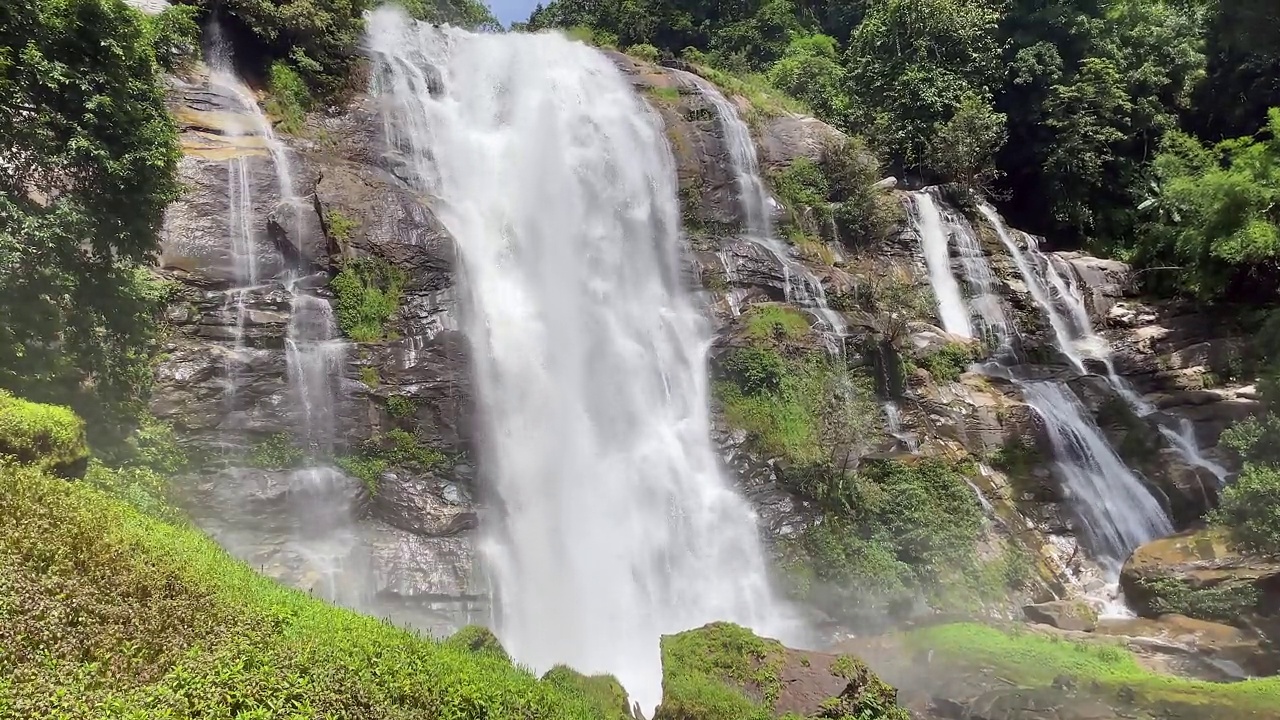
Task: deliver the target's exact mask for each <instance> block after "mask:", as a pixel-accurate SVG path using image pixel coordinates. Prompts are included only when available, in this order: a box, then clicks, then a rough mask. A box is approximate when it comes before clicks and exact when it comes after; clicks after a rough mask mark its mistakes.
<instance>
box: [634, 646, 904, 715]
mask: <svg viewBox="0 0 1280 720" xmlns="http://www.w3.org/2000/svg"><path fill="white" fill-rule="evenodd" d="M662 691H663V692H662V704H661V705H659V706H658V709H657V711H656V712H655V714H654V720H703V718H706V719H707V720H711V719H712V718H723V717H744V718H746V717H753V718H754V717H759V716H760V715H761V714H768V715H772V716H774V717H781V716H783V715H787V716H788V717H796V716H799V717H821V718H845V717H867V718H884V719H885V720H907V719H908V718H909V717H910V716H909V715H908V714H907V712H906V710H903V709H902V708H900V707H898V705H897V691H896V690H894V689H893V688H892V687H890V686H889V685H886V684H885V683H884V682H883V681H882V680H880V678H878V677H876V675H875V674H874V673H872V672H871V670H870V669H868V668H867V666H866V664H865V663H863V662H862V661H861V660H858V659H857V658H855V657H853V656H852V655H836V654H831V653H822V652H808V651H801V650H792V649H791V648H787V647H785V646H783V645H782V643H780V642H778V641H777V640H770V639H768V638H761V637H758V636H756V635H755V634H754V633H752V632H751V631H750V630H747V629H746V628H743V627H740V626H738V625H733V624H731V623H711V624H710V625H704V626H703V627H700V628H697V629H695V630H689V631H686V632H683V633H680V634H678V635H668V636H665V637H663V638H662ZM731 708H732V709H731ZM726 713H730V714H726Z"/></svg>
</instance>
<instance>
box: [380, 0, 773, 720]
mask: <svg viewBox="0 0 1280 720" xmlns="http://www.w3.org/2000/svg"><path fill="white" fill-rule="evenodd" d="M369 36H370V47H371V49H372V51H373V53H374V57H375V65H376V70H375V92H377V93H378V94H379V95H380V96H381V101H382V107H383V109H384V113H385V121H386V129H387V132H388V140H389V142H390V145H391V147H392V148H393V149H394V151H396V152H398V153H399V154H400V155H401V156H402V157H403V159H404V161H405V163H406V167H407V168H408V170H407V172H408V175H409V179H410V181H411V182H412V183H413V184H415V185H416V186H417V187H418V189H419V190H421V191H423V192H424V193H427V194H430V195H433V196H436V197H438V198H440V203H439V205H438V208H437V212H438V214H439V217H440V219H441V220H442V221H443V222H444V224H445V225H446V226H447V227H448V228H449V230H450V232H451V233H452V234H453V236H454V237H455V238H457V241H458V246H459V255H460V264H461V275H462V280H463V286H464V287H465V292H466V294H465V297H464V328H465V331H466V334H467V336H468V339H469V341H470V344H471V346H472V353H471V356H472V363H473V372H474V378H475V383H476V388H477V394H478V405H479V423H480V424H481V426H482V430H481V431H480V432H479V433H478V437H479V438H480V439H481V440H480V443H481V444H480V448H479V450H480V458H479V463H480V465H479V469H480V473H481V475H482V476H483V478H484V482H486V483H487V485H488V486H489V487H491V488H492V489H493V491H494V492H495V494H496V496H497V498H496V499H497V504H498V505H499V510H498V514H499V516H500V517H498V518H496V519H495V521H494V522H490V523H487V531H488V538H487V540H486V542H485V546H484V560H485V563H486V565H487V567H488V570H489V572H490V575H491V577H492V578H493V581H494V582H495V584H496V593H495V609H496V617H495V624H496V630H497V633H498V635H499V637H500V639H501V640H502V642H503V644H504V646H505V647H506V648H507V649H508V650H509V651H510V652H511V653H512V655H513V656H514V657H515V659H516V660H517V661H519V662H521V663H524V664H526V665H529V666H532V667H533V668H534V669H536V670H540V671H541V670H546V669H548V668H549V667H551V666H552V665H555V664H557V663H567V664H569V665H571V666H572V667H574V668H575V669H577V670H580V671H584V672H588V673H590V672H611V673H613V674H614V675H616V676H617V677H618V678H619V679H620V680H621V681H622V683H623V684H624V686H625V687H626V688H627V690H628V692H629V693H630V695H631V697H632V698H633V699H635V700H636V701H637V702H638V703H639V704H640V705H641V707H642V708H643V709H644V711H645V712H646V713H649V712H650V711H652V709H653V708H654V707H655V706H656V705H657V703H658V701H659V699H660V697H661V664H660V658H659V648H658V639H659V637H660V636H661V635H662V634H665V633H671V632H676V631H680V630H684V629H687V628H690V627H694V626H698V625H701V624H704V623H706V622H709V621H712V620H730V621H734V622H738V623H740V624H744V625H747V626H750V627H753V628H755V629H756V630H757V631H759V632H762V633H763V634H766V635H771V636H774V637H779V636H781V637H784V638H785V637H789V636H790V637H794V634H793V633H794V627H795V626H794V625H793V624H792V622H793V621H792V614H791V611H790V609H789V608H788V606H787V605H786V604H785V603H783V602H781V601H780V600H779V599H778V598H777V597H776V596H775V595H774V593H773V592H772V590H771V588H770V584H769V581H768V577H767V572H766V567H767V563H766V561H765V557H764V552H763V549H762V546H761V542H760V539H759V536H758V530H757V527H756V521H755V517H754V514H753V512H752V511H751V509H750V507H749V505H748V504H747V503H746V502H745V501H744V500H743V499H742V498H740V497H738V496H737V495H736V494H735V493H734V492H733V491H732V490H731V485H730V481H729V479H728V478H727V477H725V476H724V475H723V473H722V470H721V468H720V465H719V462H718V457H717V453H716V449H715V447H714V445H713V444H712V442H711V440H710V435H709V430H710V418H709V416H708V405H709V396H708V393H709V388H708V370H707V358H706V351H707V349H708V347H709V345H710V330H711V328H710V326H709V323H708V322H707V321H706V319H705V318H703V317H702V316H701V315H700V314H699V312H698V311H697V309H696V307H695V305H694V300H693V297H692V296H691V295H690V294H689V293H687V291H686V290H685V288H684V286H683V283H682V282H681V280H680V276H679V270H680V258H679V252H680V226H679V225H680V220H679V218H680V212H679V205H678V200H677V192H676V184H675V171H674V163H673V160H672V158H671V155H670V151H669V149H668V147H667V144H666V141H665V135H664V132H663V129H662V126H661V121H660V119H659V118H658V117H657V116H656V114H655V113H653V112H652V111H651V110H649V108H648V107H647V106H646V105H645V104H644V102H643V101H642V100H640V99H639V98H638V97H637V96H636V95H635V93H634V91H633V90H632V88H631V86H630V84H629V83H628V81H627V79H626V78H625V77H624V76H623V75H622V74H621V73H620V71H619V70H618V69H617V68H616V67H615V66H614V65H613V64H612V63H611V62H610V61H609V60H608V59H607V58H606V57H604V56H603V55H601V54H600V53H598V52H597V51H595V50H593V49H591V48H588V47H587V46H585V45H582V44H580V43H576V42H571V41H569V40H567V39H566V38H564V37H562V36H560V35H556V34H536V35H525V34H505V35H496V34H473V33H469V32H466V31H463V30H459V29H455V28H449V27H443V28H433V27H431V26H429V25H425V24H416V23H412V22H410V21H409V20H408V19H407V18H406V17H405V16H404V15H403V14H402V13H401V12H400V11H398V10H394V9H387V8H384V9H381V10H378V11H376V12H374V13H373V14H372V15H371V18H370V22H369Z"/></svg>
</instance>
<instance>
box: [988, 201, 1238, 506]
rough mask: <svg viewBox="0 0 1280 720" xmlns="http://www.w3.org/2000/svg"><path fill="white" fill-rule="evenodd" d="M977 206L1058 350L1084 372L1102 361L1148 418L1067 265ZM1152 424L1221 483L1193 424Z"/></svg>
mask: <svg viewBox="0 0 1280 720" xmlns="http://www.w3.org/2000/svg"><path fill="white" fill-rule="evenodd" d="M979 209H981V211H982V214H983V215H984V216H986V218H987V220H988V221H989V222H990V223H991V226H992V227H993V228H995V230H996V234H997V235H999V237H1000V241H1001V242H1002V243H1003V244H1004V246H1005V248H1006V249H1007V250H1008V251H1009V254H1010V255H1011V256H1012V257H1013V261H1014V263H1015V264H1016V265H1017V267H1018V272H1019V273H1020V274H1021V275H1022V277H1023V279H1024V280H1025V281H1026V284H1027V289H1028V290H1029V291H1030V292H1031V296H1032V298H1033V299H1034V300H1035V301H1036V304H1037V305H1039V306H1040V307H1041V308H1042V309H1043V310H1044V313H1045V315H1046V316H1047V317H1048V319H1049V324H1050V326H1051V327H1052V328H1053V334H1054V338H1055V340H1056V344H1057V347H1058V349H1059V351H1060V352H1061V353H1062V354H1063V355H1064V356H1066V358H1067V359H1068V360H1070V361H1071V364H1072V366H1074V367H1075V369H1076V371H1077V372H1079V373H1081V374H1086V373H1088V370H1087V369H1086V367H1085V359H1086V358H1090V359H1094V360H1097V361H1099V362H1101V363H1102V365H1103V368H1104V369H1105V370H1106V371H1107V374H1106V377H1107V384H1108V385H1110V386H1111V388H1112V389H1113V390H1115V392H1116V394H1117V395H1119V396H1120V398H1121V399H1122V400H1124V401H1125V403H1126V404H1127V405H1128V406H1129V407H1130V408H1131V409H1132V410H1133V412H1134V413H1136V414H1137V415H1139V416H1141V417H1148V416H1150V415H1151V414H1152V413H1154V412H1155V410H1156V408H1155V406H1154V405H1152V404H1151V403H1149V402H1147V401H1146V400H1144V399H1143V398H1142V397H1141V396H1140V395H1138V393H1137V392H1136V391H1135V390H1134V389H1133V386H1132V385H1130V384H1129V381H1128V380H1125V379H1124V378H1123V377H1121V376H1120V374H1119V373H1117V372H1116V369H1115V364H1114V363H1113V362H1112V360H1111V346H1110V345H1109V344H1108V343H1107V341H1106V340H1105V339H1104V338H1102V337H1101V336H1100V335H1098V334H1097V333H1096V332H1094V330H1093V325H1092V323H1091V322H1090V320H1089V313H1088V310H1087V309H1086V308H1085V304H1084V297H1083V295H1082V294H1081V292H1080V286H1079V283H1077V282H1076V280H1075V275H1074V273H1073V272H1072V271H1071V269H1070V268H1067V269H1066V278H1065V279H1064V277H1063V275H1064V273H1063V272H1062V271H1059V269H1058V267H1057V265H1056V263H1055V262H1054V260H1055V259H1056V258H1053V257H1051V256H1049V255H1046V254H1045V253H1044V252H1043V251H1042V250H1041V249H1040V243H1039V241H1037V240H1036V238H1034V237H1032V236H1030V235H1027V234H1026V233H1019V234H1020V236H1021V239H1022V241H1023V244H1019V243H1018V242H1017V241H1016V240H1015V239H1014V237H1013V233H1012V232H1011V231H1010V230H1009V228H1008V226H1006V225H1005V223H1004V219H1003V218H1001V217H1000V214H999V213H998V212H996V210H995V208H993V207H991V206H990V205H988V204H987V203H981V204H980V205H979ZM1024 245H1025V248H1026V249H1025V253H1024V250H1023V246H1024ZM1063 307H1065V308H1066V310H1067V312H1066V314H1065V315H1064V314H1063V313H1062V311H1061V309H1060V308H1063ZM1156 424H1157V427H1158V428H1159V430H1160V434H1161V435H1162V436H1163V437H1164V438H1165V440H1166V441H1167V442H1168V443H1169V446H1170V447H1171V448H1173V449H1174V450H1175V451H1176V452H1177V453H1178V454H1179V455H1181V456H1182V458H1183V460H1185V461H1186V462H1187V464H1189V465H1191V466H1193V467H1200V468H1204V469H1206V470H1208V471H1209V472H1210V473H1212V474H1213V475H1214V477H1216V478H1217V479H1218V484H1219V485H1222V484H1223V482H1225V480H1226V477H1227V470H1226V468H1224V467H1222V466H1221V465H1219V464H1218V463H1216V462H1214V461H1213V460H1210V459H1209V458H1207V457H1205V456H1204V452H1203V451H1202V450H1201V448H1200V445H1199V443H1198V442H1197V441H1196V435H1195V429H1194V428H1193V427H1192V426H1191V422H1190V421H1189V420H1187V419H1186V418H1181V419H1180V421H1179V425H1178V428H1177V429H1175V428H1173V427H1170V426H1169V425H1167V424H1166V423H1165V422H1163V421H1161V420H1159V419H1158V421H1157V423H1156Z"/></svg>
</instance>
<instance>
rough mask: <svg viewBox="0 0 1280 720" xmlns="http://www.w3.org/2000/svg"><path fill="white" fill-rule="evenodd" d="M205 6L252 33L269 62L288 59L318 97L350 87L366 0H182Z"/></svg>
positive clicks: (186, 2) (366, 8)
mask: <svg viewBox="0 0 1280 720" xmlns="http://www.w3.org/2000/svg"><path fill="white" fill-rule="evenodd" d="M181 2H182V3H183V4H186V5H196V6H198V7H200V8H201V9H203V10H204V11H205V12H208V13H213V12H220V13H224V14H226V15H230V16H231V17H233V18H235V20H237V21H239V23H238V24H239V25H241V26H243V27H244V28H245V29H247V30H248V31H249V32H250V33H252V34H253V36H254V39H255V40H256V41H257V42H256V45H257V46H258V48H260V52H263V54H265V55H266V57H267V59H268V60H270V61H273V62H272V75H273V77H272V80H273V81H274V79H275V78H274V75H275V68H274V64H275V62H280V61H287V62H288V64H289V69H290V71H291V72H294V73H297V74H298V75H299V76H300V77H301V79H302V81H303V83H305V85H306V87H308V88H310V89H311V91H312V92H314V93H316V94H317V95H318V96H320V97H332V96H335V95H337V94H339V93H340V92H342V91H343V90H346V89H348V86H349V84H350V82H351V75H352V70H353V69H354V68H355V66H356V61H357V58H358V57H359V48H360V40H361V36H362V34H363V33H364V11H365V10H368V9H369V8H370V7H371V6H372V3H370V2H369V1H368V0H181Z"/></svg>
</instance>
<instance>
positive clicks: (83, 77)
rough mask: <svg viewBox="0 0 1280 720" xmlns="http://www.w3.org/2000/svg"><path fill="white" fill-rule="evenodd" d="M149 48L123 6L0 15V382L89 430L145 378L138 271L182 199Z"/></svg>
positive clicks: (47, 2) (21, 6)
mask: <svg viewBox="0 0 1280 720" xmlns="http://www.w3.org/2000/svg"><path fill="white" fill-rule="evenodd" d="M151 41H152V35H151V33H149V32H148V29H147V27H146V24H145V22H144V20H143V18H142V16H141V15H140V14H139V13H138V12H137V11H135V10H133V9H131V8H128V7H126V6H125V5H124V4H123V3H122V2H119V1H118V0H35V1H34V2H22V3H17V4H14V3H6V4H5V5H4V6H3V7H2V8H0V116H2V118H0V148H3V150H0V288H3V292H0V315H2V316H3V317H4V322H3V323H2V324H0V386H4V387H7V388H11V389H15V390H18V391H20V392H21V393H22V394H23V395H25V396H27V397H31V398H32V399H35V400H41V401H43V400H55V401H58V402H69V403H71V404H72V405H73V406H75V407H77V409H79V410H80V411H81V412H82V414H84V415H85V416H86V417H87V418H89V419H90V420H94V419H97V418H100V417H102V411H101V410H100V408H99V407H98V405H99V404H103V405H105V406H106V408H107V409H108V410H111V409H116V410H118V409H122V408H129V407H136V405H137V403H138V402H139V401H140V400H141V398H142V397H143V395H144V393H145V391H146V388H147V386H148V382H149V379H150V366H149V364H148V360H149V349H150V342H151V340H152V335H153V329H152V323H151V315H152V312H153V311H154V310H155V308H156V305H157V301H158V300H159V294H158V290H157V288H156V286H155V285H154V283H152V282H150V280H149V279H148V276H147V275H146V272H145V270H143V269H142V268H143V266H145V265H149V264H151V262H152V261H153V260H154V255H155V251H156V247H157V244H156V238H157V231H158V229H159V227H160V223H161V220H162V217H163V212H164V208H165V206H166V205H167V204H168V203H169V202H170V201H171V200H173V199H174V198H175V197H176V196H177V194H178V189H179V188H178V184H177V181H176V177H175V175H176V168H177V162H178V157H179V148H178V144H177V137H176V129H175V127H174V125H173V121H172V120H171V119H170V117H169V114H168V112H167V111H166V109H165V95H164V86H163V84H162V77H161V75H160V70H159V67H158V65H157V62H156V55H155V49H154V47H153V45H152V42H151Z"/></svg>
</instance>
